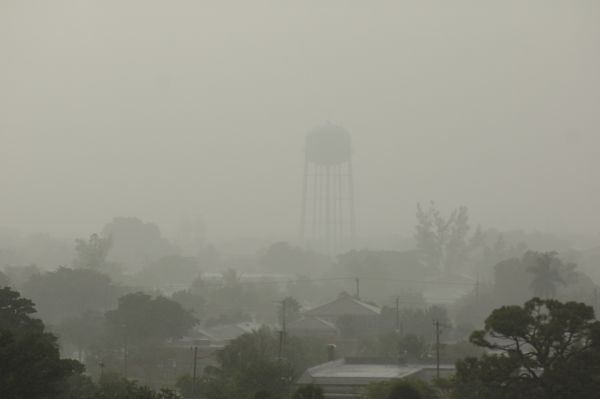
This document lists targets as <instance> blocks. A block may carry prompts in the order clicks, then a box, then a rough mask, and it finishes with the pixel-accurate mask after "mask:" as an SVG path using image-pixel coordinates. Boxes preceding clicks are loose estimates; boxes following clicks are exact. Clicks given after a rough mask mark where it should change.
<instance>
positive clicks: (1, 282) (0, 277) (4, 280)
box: [0, 271, 10, 288]
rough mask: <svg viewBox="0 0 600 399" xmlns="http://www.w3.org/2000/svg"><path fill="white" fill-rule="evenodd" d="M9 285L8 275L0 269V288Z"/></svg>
mask: <svg viewBox="0 0 600 399" xmlns="http://www.w3.org/2000/svg"><path fill="white" fill-rule="evenodd" d="M9 285H10V279H9V278H8V276H7V275H6V274H5V273H3V272H1V271H0V288H2V287H6V286H9Z"/></svg>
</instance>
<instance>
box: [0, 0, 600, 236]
mask: <svg viewBox="0 0 600 399" xmlns="http://www.w3.org/2000/svg"><path fill="white" fill-rule="evenodd" d="M251 3H252V4H250V2H237V3H236V4H235V7H234V6H232V5H226V4H223V3H222V2H214V3H211V2H188V1H181V2H169V3H168V4H167V3H165V2H160V1H141V0H137V1H125V2H123V1H116V0H114V1H87V2H81V1H76V0H55V1H52V2H33V1H22V0H20V1H16V0H8V1H3V2H2V3H1V4H0V88H2V90H0V185H1V187H2V191H1V193H2V194H1V196H0V204H1V206H0V226H8V227H14V228H17V229H19V230H21V231H23V232H26V233H32V232H46V233H50V234H53V235H57V236H62V237H73V236H85V235H89V234H91V233H93V232H98V231H100V229H101V228H102V227H103V226H104V224H106V223H108V222H109V221H110V220H111V219H112V218H113V217H115V216H136V217H139V218H141V219H143V220H144V221H149V222H154V223H157V224H158V225H159V226H160V227H161V229H162V230H163V231H164V233H165V235H169V236H172V235H173V233H174V231H175V229H176V226H177V224H178V223H179V221H180V219H181V217H182V216H185V215H189V216H191V217H197V216H200V217H202V219H203V220H204V221H205V225H206V234H207V237H208V238H209V240H211V239H218V240H222V239H231V238H235V237H257V238H265V239H277V238H281V239H295V238H297V232H298V227H299V223H300V205H301V204H300V199H301V189H302V181H301V177H302V167H303V146H304V138H305V134H306V133H307V132H308V131H309V130H310V129H311V128H313V127H314V126H317V125H320V124H323V123H325V122H326V121H328V120H330V121H332V122H334V123H336V124H339V125H341V126H343V127H344V128H346V129H347V130H348V131H349V132H350V133H351V134H352V139H353V147H354V154H353V159H354V168H355V184H356V215H357V231H358V235H359V236H388V235H393V234H394V235H395V234H398V235H401V236H410V235H411V234H412V231H413V228H414V225H415V216H414V215H415V207H416V203H417V202H419V201H420V202H422V203H427V202H429V201H430V200H434V201H435V202H436V203H437V204H438V206H439V207H440V208H441V209H442V210H443V211H444V212H448V211H449V210H450V209H453V208H455V207H457V206H459V205H461V204H464V205H466V206H467V207H468V208H469V210H470V216H471V221H472V225H473V226H475V225H476V224H478V223H481V224H482V225H483V226H484V227H496V228H498V229H500V230H514V229H523V230H526V231H548V232H553V233H559V234H579V233H581V234H587V235H592V236H594V237H598V234H599V233H600V229H599V227H598V226H599V222H600V214H599V213H598V208H597V204H599V203H600V172H599V170H600V157H599V156H598V154H599V148H600V132H599V127H600V112H598V110H599V109H600V95H599V94H598V93H600V75H599V74H598V71H599V70H600V51H598V44H599V43H600V24H598V21H599V20H600V2H597V1H580V2H550V1H531V2H528V3H527V7H525V6H524V5H523V3H522V2H520V1H516V0H513V1H505V2H498V3H491V2H490V3H487V2H486V4H485V5H484V4H482V3H481V2H476V1H456V2H452V4H449V3H447V2H428V3H427V4H425V3H423V2H418V1H414V2H410V1H408V2H381V3H376V4H373V3H368V2H362V1H341V0H333V1H328V2H318V1H308V2H298V3H296V4H294V5H285V6H284V5H283V4H280V3H271V2H261V1H258V2H251Z"/></svg>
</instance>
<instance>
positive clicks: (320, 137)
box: [306, 123, 352, 166]
mask: <svg viewBox="0 0 600 399" xmlns="http://www.w3.org/2000/svg"><path fill="white" fill-rule="evenodd" d="M351 155H352V140H351V138H350V133H348V132H347V131H346V130H345V129H344V128H343V127H340V126H337V125H333V124H331V123H328V124H326V125H323V126H319V127H317V128H315V129H313V130H311V131H310V132H309V133H308V135H307V136H306V157H307V159H308V161H310V162H312V163H315V164H317V165H321V166H334V165H341V164H343V163H344V162H348V161H349V160H350V157H351Z"/></svg>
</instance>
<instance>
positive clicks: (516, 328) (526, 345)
mask: <svg viewBox="0 0 600 399" xmlns="http://www.w3.org/2000/svg"><path fill="white" fill-rule="evenodd" d="M471 342H472V343H474V344H475V345H478V346H480V347H483V348H486V349H489V350H492V351H494V352H495V354H490V355H484V356H482V357H480V358H467V359H465V360H462V361H459V362H458V363H457V372H456V377H455V384H454V393H455V396H456V397H457V398H463V399H471V398H473V399H474V398H480V399H488V398H489V399H495V398H515V399H520V398H523V399H525V398H530V399H537V398H540V399H541V398H553V399H567V398H583V399H587V398H590V399H591V398H596V397H597V394H598V392H599V390H600V322H599V321H596V320H595V317H594V311H593V308H591V307H590V306H587V305H585V304H583V303H576V302H567V303H561V302H559V301H556V300H543V299H539V298H534V299H531V300H529V301H527V302H526V303H525V304H524V305H523V306H503V307H501V308H499V309H496V310H494V311H493V312H492V314H491V315H490V316H489V317H488V318H487V319H486V321H485V328H484V329H483V330H479V331H475V332H473V334H472V335H471Z"/></svg>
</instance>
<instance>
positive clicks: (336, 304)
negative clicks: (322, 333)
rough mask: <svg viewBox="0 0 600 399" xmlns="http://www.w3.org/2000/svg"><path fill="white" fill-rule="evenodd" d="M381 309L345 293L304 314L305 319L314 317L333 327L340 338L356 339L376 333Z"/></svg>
mask: <svg viewBox="0 0 600 399" xmlns="http://www.w3.org/2000/svg"><path fill="white" fill-rule="evenodd" d="M380 314H381V309H380V308H379V307H378V306H376V305H373V304H370V303H367V302H364V301H361V300H360V299H358V298H355V297H353V296H351V295H349V294H347V293H345V292H343V293H341V294H340V295H339V296H338V297H337V299H335V300H334V301H331V302H328V303H326V304H324V305H321V306H317V307H316V308H313V309H310V310H308V311H306V312H304V316H305V317H314V318H318V319H320V320H323V321H326V322H329V323H331V324H333V325H335V326H336V327H337V328H338V329H339V331H340V333H341V335H342V336H344V337H352V338H355V337H358V336H364V335H371V334H374V333H377V328H378V325H379V315H380Z"/></svg>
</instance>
